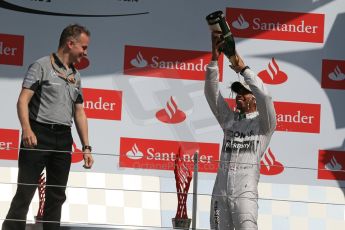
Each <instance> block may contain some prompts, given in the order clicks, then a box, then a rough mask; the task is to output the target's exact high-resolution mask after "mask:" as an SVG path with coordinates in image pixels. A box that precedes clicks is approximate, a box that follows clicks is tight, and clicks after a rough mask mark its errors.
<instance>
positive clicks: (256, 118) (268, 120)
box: [205, 61, 276, 230]
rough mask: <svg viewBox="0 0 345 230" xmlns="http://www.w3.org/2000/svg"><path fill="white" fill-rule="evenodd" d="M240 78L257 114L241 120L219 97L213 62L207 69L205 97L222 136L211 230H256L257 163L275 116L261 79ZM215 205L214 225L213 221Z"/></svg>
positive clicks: (249, 73)
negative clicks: (253, 98)
mask: <svg viewBox="0 0 345 230" xmlns="http://www.w3.org/2000/svg"><path fill="white" fill-rule="evenodd" d="M243 77H244V81H245V82H246V83H247V84H248V85H249V87H250V89H251V91H252V92H253V94H254V96H255V98H256V106H257V112H254V113H249V114H246V116H245V117H243V116H240V115H239V113H237V112H234V111H232V110H231V109H230V108H229V106H228V105H227V103H226V101H225V100H224V98H223V96H222V95H221V94H220V92H219V88H218V81H219V79H218V78H219V73H218V63H217V61H212V62H211V63H210V64H209V65H208V66H207V72H206V80H205V96H206V99H207V102H208V104H209V105H210V108H211V110H212V112H213V114H214V115H215V117H216V119H217V120H218V122H219V124H220V126H221V128H222V129H223V132H224V139H223V146H222V152H221V155H220V163H219V169H218V172H217V177H216V181H215V184H214V188H213V192H212V199H211V210H210V211H211V212H210V213H211V214H210V224H211V229H220V230H225V229H226V230H230V229H231V230H233V229H236V230H247V229H258V227H257V218H258V182H259V177H260V159H261V157H262V155H263V153H264V151H265V150H266V148H267V146H268V144H269V141H270V139H271V136H272V134H273V132H274V130H275V127H276V114H275V110H274V106H273V101H272V97H271V96H270V95H269V94H268V92H267V89H266V87H265V86H264V84H263V82H262V81H261V79H260V78H259V77H257V76H256V74H255V73H254V72H253V71H252V70H250V69H246V70H245V71H244V73H243ZM215 202H217V208H218V210H217V212H216V213H217V214H218V213H219V216H218V221H215V217H214V214H215V209H214V206H215ZM218 222H219V223H218ZM216 224H217V226H216Z"/></svg>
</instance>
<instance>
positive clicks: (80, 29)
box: [59, 24, 90, 48]
mask: <svg viewBox="0 0 345 230" xmlns="http://www.w3.org/2000/svg"><path fill="white" fill-rule="evenodd" d="M82 33H84V34H86V35H87V36H90V31H88V30H87V29H86V28H85V27H84V26H81V25H78V24H71V25H69V26H67V27H66V28H65V29H64V30H63V31H62V33H61V35H60V41H59V48H61V47H63V46H64V45H65V44H66V42H67V41H68V40H70V39H78V38H79V36H80V34H82Z"/></svg>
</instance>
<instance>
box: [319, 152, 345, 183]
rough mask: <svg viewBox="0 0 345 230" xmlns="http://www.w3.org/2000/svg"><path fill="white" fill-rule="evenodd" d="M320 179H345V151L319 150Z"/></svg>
mask: <svg viewBox="0 0 345 230" xmlns="http://www.w3.org/2000/svg"><path fill="white" fill-rule="evenodd" d="M317 178H318V179H325V180H345V152H344V151H335V150H319V163H318V173H317Z"/></svg>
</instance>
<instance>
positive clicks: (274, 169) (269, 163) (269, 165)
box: [260, 148, 284, 176]
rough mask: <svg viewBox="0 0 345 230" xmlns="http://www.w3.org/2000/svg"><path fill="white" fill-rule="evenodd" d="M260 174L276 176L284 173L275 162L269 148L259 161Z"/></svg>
mask: <svg viewBox="0 0 345 230" xmlns="http://www.w3.org/2000/svg"><path fill="white" fill-rule="evenodd" d="M260 164H261V167H260V173H261V174H263V175H271V176H273V175H278V174H280V173H282V172H283V171H284V166H283V165H282V163H280V162H279V161H277V160H276V157H275V156H274V154H273V152H272V150H271V148H268V150H267V151H266V152H265V153H264V156H263V157H262V159H261V162H260Z"/></svg>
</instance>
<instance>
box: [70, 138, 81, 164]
mask: <svg viewBox="0 0 345 230" xmlns="http://www.w3.org/2000/svg"><path fill="white" fill-rule="evenodd" d="M83 159H84V157H83V151H81V150H80V149H78V147H77V145H76V144H75V143H74V142H73V145H72V163H78V162H80V161H82V160H83Z"/></svg>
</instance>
